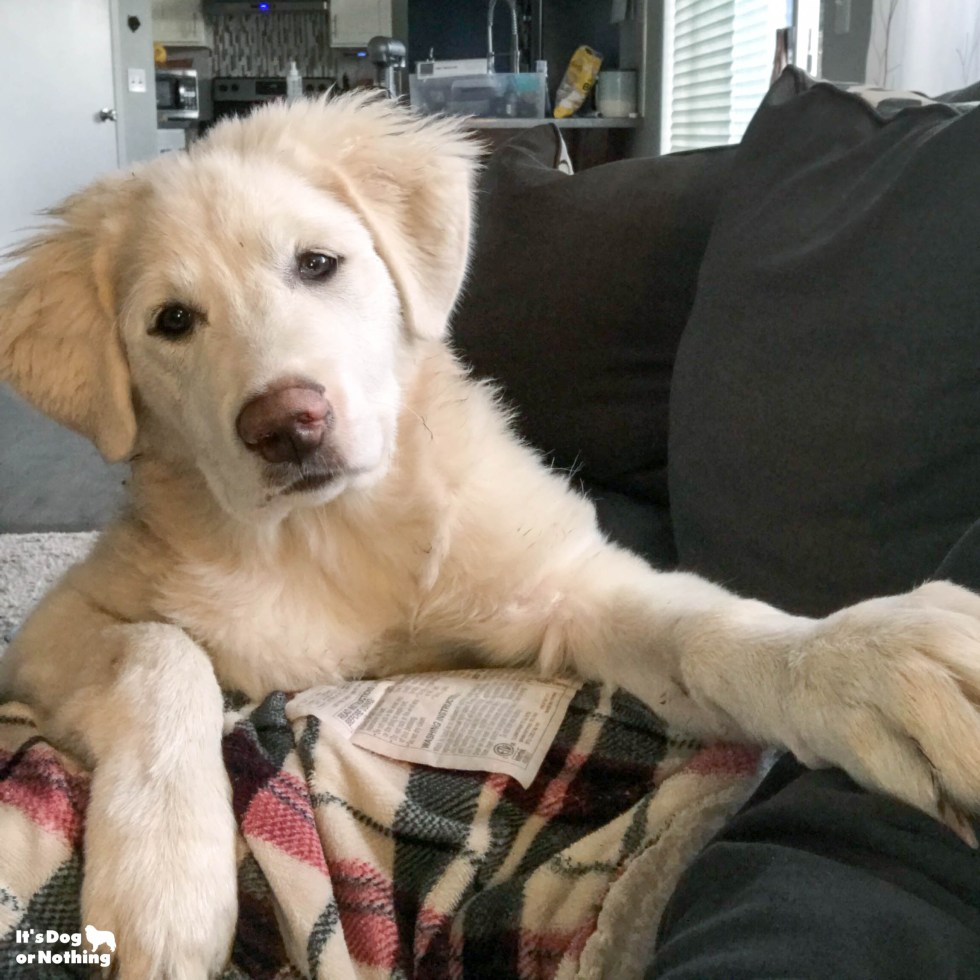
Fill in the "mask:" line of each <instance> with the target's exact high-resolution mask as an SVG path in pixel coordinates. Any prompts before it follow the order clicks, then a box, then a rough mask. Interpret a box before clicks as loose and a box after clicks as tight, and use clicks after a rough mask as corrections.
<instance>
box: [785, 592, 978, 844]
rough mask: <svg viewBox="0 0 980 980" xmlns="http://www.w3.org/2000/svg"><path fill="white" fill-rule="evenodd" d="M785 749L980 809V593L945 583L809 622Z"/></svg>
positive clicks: (930, 798)
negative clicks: (810, 631)
mask: <svg viewBox="0 0 980 980" xmlns="http://www.w3.org/2000/svg"><path fill="white" fill-rule="evenodd" d="M791 692H792V693H791V700H790V704H789V705H787V708H788V709H789V712H788V714H789V718H790V728H791V730H792V734H791V737H790V738H788V739H787V742H788V745H789V748H791V749H792V750H793V751H794V752H795V753H796V755H797V756H798V757H799V758H800V759H801V761H803V762H804V763H807V764H810V765H819V764H824V763H828V762H829V763H833V764H835V765H839V766H841V767H842V768H844V769H846V770H847V771H848V772H849V773H850V774H851V775H852V776H853V777H854V778H855V779H857V780H858V781H859V782H861V783H863V784H864V785H866V786H869V787H871V788H875V789H879V790H883V791H884V792H886V793H889V794H891V795H893V796H896V797H898V798H900V799H902V800H905V801H906V802H908V803H911V804H912V805H914V806H917V807H919V808H920V809H922V810H925V811H926V812H927V813H931V814H932V815H934V816H936V817H937V818H938V819H940V820H942V821H943V822H944V823H946V824H947V825H948V826H949V827H950V828H951V829H952V830H954V831H955V832H956V833H957V834H959V835H960V837H962V838H963V839H964V840H965V841H966V842H967V843H969V844H971V845H972V846H974V847H975V846H976V844H977V841H976V837H975V835H974V833H973V830H972V828H971V827H970V823H969V820H968V817H967V814H969V813H978V812H980V596H977V595H975V594H974V593H972V592H968V591H967V590H966V589H961V588H959V587H958V586H954V585H951V584H949V583H946V582H934V583H930V584H928V585H924V586H922V587H921V588H919V589H916V590H915V591H913V592H910V593H908V594H906V595H902V596H895V597H890V598H886V599H873V600H870V601H868V602H863V603H860V604H858V605H856V606H852V607H850V608H848V609H845V610H843V611H842V612H839V613H837V614H835V615H833V616H830V617H828V618H827V619H825V620H822V621H821V622H820V623H818V624H817V626H816V628H815V631H814V633H813V634H812V635H811V636H810V638H809V639H808V641H807V642H806V643H805V645H804V646H803V648H802V650H801V653H800V655H799V657H798V659H797V661H796V663H795V667H794V677H793V683H792V686H791Z"/></svg>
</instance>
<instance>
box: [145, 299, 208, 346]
mask: <svg viewBox="0 0 980 980" xmlns="http://www.w3.org/2000/svg"><path fill="white" fill-rule="evenodd" d="M196 321H197V315H196V314H195V313H194V311H193V310H190V309H188V308H187V307H186V306H181V305H180V304H179V303H171V304H170V305H169V306H165V307H164V308H163V309H162V310H160V312H159V313H158V314H157V318H156V320H154V322H153V330H152V332H153V333H155V334H159V335H160V336H161V337H166V338H167V339H168V340H179V339H180V338H181V337H186V336H187V335H188V334H189V333H190V332H191V331H192V330H193V329H194V324H195V322H196Z"/></svg>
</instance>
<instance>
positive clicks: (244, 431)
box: [235, 380, 333, 463]
mask: <svg viewBox="0 0 980 980" xmlns="http://www.w3.org/2000/svg"><path fill="white" fill-rule="evenodd" d="M332 425H333V410H332V409H331V407H330V402H328V401H327V399H326V398H325V397H324V395H323V388H322V387H321V386H320V385H317V384H314V383H313V382H311V381H295V380H290V381H284V382H281V383H280V384H277V385H274V386H273V387H272V388H270V389H268V390H267V391H264V392H263V393H262V394H261V395H257V396H256V397H255V398H253V399H251V400H250V401H248V402H246V403H245V405H244V406H243V407H242V410H241V411H240V412H239V413H238V419H237V420H236V422H235V429H236V431H237V432H238V437H239V438H240V439H241V440H242V442H243V443H244V444H245V445H246V446H247V447H248V448H249V449H250V450H251V451H252V452H254V453H258V454H259V455H260V456H261V457H262V458H263V459H264V460H266V461H267V462H269V463H302V462H304V460H307V459H309V458H310V457H311V456H312V455H313V454H314V453H315V452H316V451H317V450H318V449H319V448H320V446H321V445H322V443H323V437H324V435H325V434H326V432H327V430H328V429H329V428H330V427H331V426H332Z"/></svg>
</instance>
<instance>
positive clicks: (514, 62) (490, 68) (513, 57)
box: [487, 0, 521, 75]
mask: <svg viewBox="0 0 980 980" xmlns="http://www.w3.org/2000/svg"><path fill="white" fill-rule="evenodd" d="M504 2H505V3H506V4H507V6H508V7H510V70H511V71H512V72H514V73H515V74H516V73H517V72H519V71H520V70H521V50H520V48H519V47H518V44H517V3H516V0H504ZM496 6H497V0H490V5H489V6H488V7H487V74H488V75H492V74H494V72H495V71H496V70H497V69H496V66H495V65H494V59H495V58H496V55H495V54H494V53H493V11H494V8H495V7H496Z"/></svg>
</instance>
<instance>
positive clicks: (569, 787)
mask: <svg viewBox="0 0 980 980" xmlns="http://www.w3.org/2000/svg"><path fill="white" fill-rule="evenodd" d="M288 700H289V697H288V695H285V694H282V693H277V694H273V695H271V696H269V697H268V698H266V699H265V700H264V701H263V702H262V703H261V704H257V705H256V704H249V703H245V702H244V700H243V699H241V698H236V697H234V696H229V697H228V698H227V700H226V716H225V722H226V724H225V737H224V757H225V762H226V765H227V768H228V771H229V773H230V775H231V779H232V784H233V790H234V808H235V815H236V817H237V820H238V825H239V829H240V840H239V865H238V868H239V900H240V911H239V925H238V932H237V937H236V940H235V944H234V951H233V956H232V961H231V964H230V965H229V967H228V969H227V971H226V972H225V978H226V980H240V978H246V977H247V978H256V980H265V978H268V980H273V978H275V980H287V978H298V977H317V978H324V980H326V978H329V980H342V978H348V977H350V978H355V977H356V978H364V980H382V978H384V980H388V978H409V977H414V978H419V980H425V978H432V980H436V978H438V980H446V978H457V977H493V978H497V980H499V978H510V977H514V978H529V980H530V978H534V980H545V978H549V980H550V978H571V977H592V978H600V977H611V976H615V977H617V980H626V978H629V977H633V976H640V975H641V974H642V971H643V968H644V966H645V965H646V963H647V962H648V961H649V958H650V955H651V951H652V946H653V941H654V936H655V931H656V926H657V922H658V919H659V916H660V913H661V911H662V909H663V906H664V903H665V902H666V900H667V898H668V897H669V895H670V892H671V890H672V888H673V886H674V883H675V882H676V879H677V876H678V875H679V874H680V872H681V871H682V870H683V868H684V866H685V865H686V863H687V862H688V861H689V860H690V858H691V857H692V856H693V854H694V853H695V852H696V851H697V850H698V849H699V848H700V847H701V846H702V845H703V843H704V842H705V841H706V840H707V838H708V837H709V836H710V835H711V834H712V833H713V832H714V831H715V830H716V829H717V827H718V826H719V825H720V823H721V822H722V821H723V820H724V818H725V817H726V816H727V815H728V814H730V813H731V812H732V811H733V810H734V809H735V808H737V806H739V805H740V804H741V802H742V801H743V800H744V799H745V798H746V796H747V795H748V793H749V792H750V791H751V789H752V788H753V787H754V786H755V784H756V782H757V777H756V774H757V771H758V768H759V767H758V762H759V759H758V754H757V753H755V752H754V751H751V750H748V749H744V748H740V747H734V746H724V745H715V746H709V747H702V746H700V745H698V744H696V743H694V742H692V741H690V740H685V739H683V738H678V737H675V736H674V735H672V734H671V733H670V732H668V731H665V730H664V727H663V725H662V724H661V723H660V722H659V720H658V719H657V718H656V717H655V716H654V715H653V714H651V713H650V712H649V711H648V710H647V709H646V708H645V707H643V706H642V705H641V704H640V703H639V702H637V701H636V700H635V699H633V698H631V697H629V696H627V695H626V694H624V693H622V692H618V691H617V692H611V691H608V690H605V689H602V688H600V687H598V686H596V685H587V686H585V687H584V688H582V689H581V690H580V691H579V692H578V693H577V695H576V696H575V699H574V700H573V702H572V704H571V706H570V707H569V710H568V712H567V714H566V716H565V719H564V722H563V724H562V726H561V729H560V730H559V733H558V735H557V737H556V739H555V741H554V743H553V745H552V747H551V749H550V751H549V753H548V755H547V757H546V759H545V761H544V764H543V766H542V768H541V771H540V772H539V774H538V776H537V778H536V780H535V781H534V783H533V784H532V785H531V786H530V788H529V789H526V790H525V789H522V788H521V787H520V786H519V785H518V784H517V783H516V782H515V781H513V780H512V779H510V778H508V777H506V776H499V775H488V774H481V773H465V772H456V771H450V770H443V769H435V768H430V767H427V766H421V765H410V764H407V763H402V762H397V761H394V760H391V759H386V758H382V757H381V756H377V755H374V754H372V753H370V752H367V751H366V750H364V749H362V748H359V747H357V746H355V745H352V744H351V743H350V742H348V741H346V740H345V739H344V738H343V737H342V736H341V735H339V734H337V733H335V732H333V731H332V730H331V728H330V726H326V725H322V724H321V723H320V721H319V720H318V719H317V718H315V717H312V716H303V717H299V718H297V719H296V720H295V721H293V722H292V723H290V722H289V721H288V720H287V718H286V714H285V706H286V704H287V701H288ZM88 781H89V780H88V774H87V773H86V772H85V771H84V770H83V769H82V768H80V767H79V766H78V765H77V764H76V763H74V762H73V761H72V760H71V759H69V758H67V757H65V756H64V755H62V754H60V753H58V752H57V751H56V750H55V749H54V748H52V747H51V746H50V745H49V744H48V743H47V742H46V741H45V740H44V739H43V738H42V737H40V736H39V734H38V732H37V730H36V728H35V724H34V721H33V718H32V716H31V713H30V711H29V709H27V708H26V707H24V706H23V705H18V704H7V705H3V706H0V937H2V938H0V976H2V977H4V978H5V980H18V978H21V977H23V978H24V980H28V978H29V980H37V978H38V977H42V976H43V977H44V978H45V980H56V978H61V977H76V976H79V977H81V976H89V975H90V974H89V972H88V971H89V970H90V967H88V966H82V965H77V964H76V965H73V964H71V963H67V964H62V965H59V966H54V965H49V966H45V967H44V968H43V971H42V970H41V969H40V968H39V967H38V966H37V965H25V964H23V963H19V962H18V954H23V952H24V950H25V946H24V945H23V936H24V931H25V930H28V929H34V930H42V931H44V932H45V933H46V932H47V931H48V930H55V931H56V932H57V933H59V934H61V933H77V932H78V931H79V926H80V913H79V902H78V895H79V883H80V877H81V868H82V855H81V838H82V831H83V825H84V818H85V805H86V798H87V788H88ZM18 930H20V941H18ZM20 959H23V956H21V957H20Z"/></svg>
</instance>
